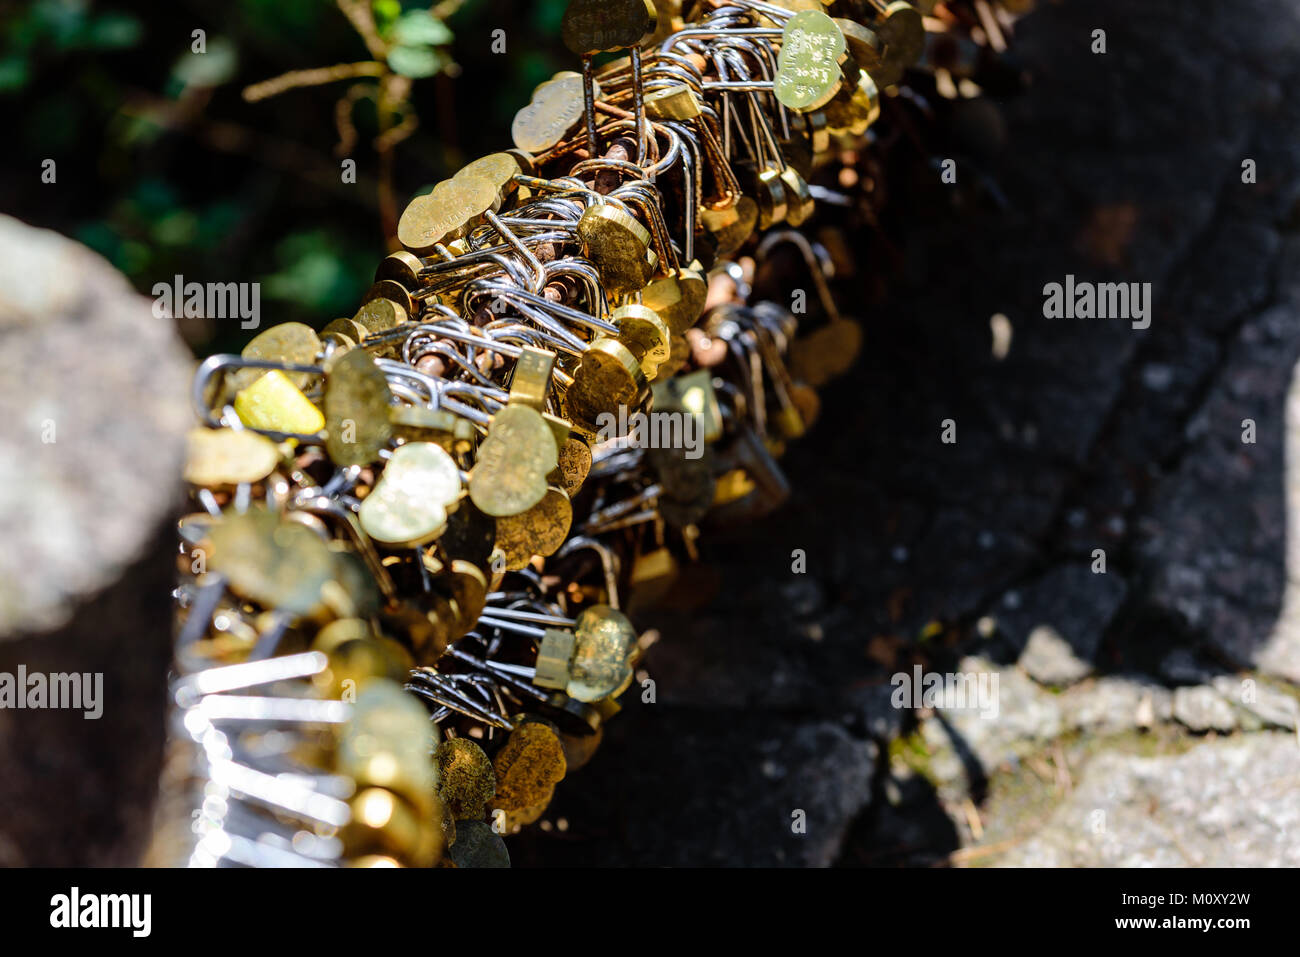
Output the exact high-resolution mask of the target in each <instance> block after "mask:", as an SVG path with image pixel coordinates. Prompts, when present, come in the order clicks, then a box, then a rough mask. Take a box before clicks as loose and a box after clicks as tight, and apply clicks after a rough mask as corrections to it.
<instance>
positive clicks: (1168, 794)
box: [988, 733, 1300, 867]
mask: <svg viewBox="0 0 1300 957" xmlns="http://www.w3.org/2000/svg"><path fill="white" fill-rule="evenodd" d="M1298 777H1300V748H1298V747H1296V742H1295V737H1294V736H1293V735H1289V734H1282V733H1263V734H1257V735H1247V736H1244V737H1240V738H1232V739H1219V740H1207V741H1201V742H1199V743H1198V744H1196V746H1195V747H1194V748H1193V749H1192V750H1191V751H1189V752H1187V753H1185V754H1181V755H1177V756H1165V757H1155V758H1144V757H1136V756H1133V755H1128V754H1120V753H1114V752H1112V753H1106V754H1101V755H1099V756H1098V757H1096V758H1094V759H1093V760H1092V761H1091V762H1090V763H1089V764H1088V765H1087V767H1086V768H1085V769H1084V772H1083V775H1082V777H1081V778H1080V780H1079V781H1078V784H1077V786H1076V787H1075V789H1074V791H1073V793H1072V794H1071V795H1070V797H1069V798H1068V799H1067V800H1066V801H1065V803H1064V804H1062V805H1061V806H1060V807H1059V808H1058V809H1057V810H1056V811H1054V812H1053V813H1052V814H1051V816H1050V817H1049V818H1048V821H1047V823H1046V824H1045V825H1044V826H1043V827H1042V828H1040V829H1038V830H1037V831H1036V832H1034V833H1032V834H1031V835H1030V836H1029V837H1028V838H1027V839H1026V840H1025V841H1023V842H1022V843H1020V844H1017V845H1016V846H1015V847H1013V848H1011V849H1010V850H1008V851H1006V852H1005V853H1004V854H1002V855H999V856H997V857H993V858H990V859H989V861H988V862H989V863H991V864H994V865H1000V866H1006V867H1297V866H1300V802H1297V801H1295V800H1289V799H1288V795H1289V794H1292V793H1293V789H1294V781H1295V780H1296V779H1297V778H1298Z"/></svg>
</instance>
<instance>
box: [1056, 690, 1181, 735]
mask: <svg viewBox="0 0 1300 957" xmlns="http://www.w3.org/2000/svg"><path fill="white" fill-rule="evenodd" d="M1060 705H1061V716H1062V723H1063V724H1064V726H1065V727H1066V728H1067V729H1070V730H1077V731H1087V732H1089V733H1092V734H1120V733H1123V732H1125V731H1132V730H1135V729H1137V728H1146V727H1150V726H1151V725H1153V724H1156V723H1158V722H1162V721H1168V720H1169V719H1170V717H1171V716H1172V715H1173V695H1172V694H1171V693H1170V691H1169V689H1168V688H1164V687H1161V686H1160V685H1157V684H1152V683H1150V681H1149V679H1143V678H1138V677H1132V678H1129V677H1119V676H1107V677H1104V678H1098V679H1096V680H1095V681H1088V682H1085V683H1083V684H1080V685H1076V686H1075V687H1073V688H1070V689H1069V690H1067V691H1066V692H1065V693H1064V694H1062V695H1061V697H1060Z"/></svg>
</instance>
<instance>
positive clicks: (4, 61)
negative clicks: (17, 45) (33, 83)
mask: <svg viewBox="0 0 1300 957" xmlns="http://www.w3.org/2000/svg"><path fill="white" fill-rule="evenodd" d="M29 76H30V73H29V72H28V69H27V60H26V59H25V58H23V57H21V56H7V57H0V93H12V92H15V91H17V90H21V89H22V88H23V87H25V86H26V85H27V80H28V78H29Z"/></svg>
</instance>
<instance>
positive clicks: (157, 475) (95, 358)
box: [0, 216, 193, 640]
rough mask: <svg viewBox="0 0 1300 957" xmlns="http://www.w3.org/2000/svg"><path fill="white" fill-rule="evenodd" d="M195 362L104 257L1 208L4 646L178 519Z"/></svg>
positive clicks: (93, 588) (60, 616) (117, 569)
mask: <svg viewBox="0 0 1300 957" xmlns="http://www.w3.org/2000/svg"><path fill="white" fill-rule="evenodd" d="M192 369H193V365H192V360H191V359H190V357H189V355H188V353H187V351H186V350H185V348H184V347H183V346H182V345H181V342H180V339H179V338H178V337H177V335H176V331H175V328H174V326H173V324H172V321H171V320H170V319H158V318H155V317H154V315H153V313H152V311H151V308H150V303H149V301H148V300H146V299H145V298H144V297H142V296H139V295H137V294H136V293H135V291H134V290H132V289H131V287H130V285H129V284H128V283H127V281H126V279H125V278H124V277H123V276H121V275H120V274H119V273H117V272H116V271H115V270H113V269H112V267H110V266H109V265H108V263H106V262H105V261H104V260H103V259H102V258H100V257H99V256H98V255H96V254H95V253H92V252H91V251H90V250H88V249H86V248H85V247H84V246H81V245H80V244H78V243H74V242H72V241H70V240H68V239H64V238H63V237H62V236H60V235H58V234H57V233H53V232H50V231H48V230H38V229H32V228H31V227H29V226H26V225H24V224H22V223H20V222H19V221H18V220H16V219H10V218H9V217H4V216H0V421H3V422H4V423H5V427H4V428H3V429H0V540H3V541H4V543H5V547H4V548H3V549H0V640H4V639H6V638H13V637H15V636H18V635H23V634H33V633H39V632H47V631H51V630H53V629H56V628H58V627H60V626H62V625H64V624H66V623H67V622H68V620H69V619H70V618H71V616H72V614H73V612H74V610H75V609H76V607H77V604H78V603H79V602H81V601H84V600H85V599H87V598H89V597H91V596H93V595H95V594H97V593H98V592H100V591H101V590H103V589H104V588H107V587H109V586H111V585H114V584H116V583H117V582H118V581H119V579H120V578H121V576H122V573H123V571H124V570H125V569H126V568H127V567H128V566H130V565H131V563H132V562H134V561H135V560H136V559H137V558H139V557H140V556H141V554H142V553H143V550H144V548H145V545H146V543H148V542H151V541H152V540H153V538H154V535H155V534H156V532H157V530H158V527H159V524H160V522H162V521H164V519H165V517H170V514H171V510H172V508H173V507H174V506H175V504H176V503H177V502H178V501H179V490H180V470H181V455H182V446H183V437H184V433H185V430H186V429H187V428H189V427H190V426H191V425H192V413H191V412H190V410H189V406H188V402H187V398H188V392H189V382H190V376H191V374H192ZM139 597H140V600H141V601H149V602H157V603H164V602H165V598H164V597H163V596H144V595H141V596H139Z"/></svg>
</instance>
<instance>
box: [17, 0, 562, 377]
mask: <svg viewBox="0 0 1300 957" xmlns="http://www.w3.org/2000/svg"><path fill="white" fill-rule="evenodd" d="M361 6H363V7H367V8H369V10H370V11H371V12H372V16H373V23H374V28H375V30H377V31H380V32H382V34H383V35H384V36H390V35H391V34H392V31H393V30H395V29H396V30H401V29H402V28H403V27H402V25H401V24H402V23H403V22H404V24H405V27H406V29H407V31H408V33H411V34H412V42H411V43H410V44H407V45H406V49H407V51H408V52H407V55H406V56H405V58H404V59H398V60H397V61H396V67H395V69H400V70H401V71H402V72H400V73H396V77H397V78H398V79H397V85H399V86H400V87H401V89H400V90H393V89H389V88H388V87H387V84H384V85H383V86H384V88H383V89H381V83H380V82H379V80H378V79H377V78H374V77H367V76H359V77H350V78H346V79H341V80H335V81H333V82H323V83H318V84H316V85H305V86H296V87H291V88H288V89H286V90H285V91H284V92H282V93H279V94H278V95H273V96H269V97H267V98H265V99H261V100H258V101H257V102H252V103H250V102H247V101H245V100H244V98H243V97H242V95H241V93H242V91H243V90H244V89H245V88H246V87H249V86H251V85H253V84H257V83H260V82H262V81H266V80H270V79H274V78H276V77H281V76H283V75H284V74H286V73H291V72H293V71H303V70H315V69H318V68H329V67H333V66H337V65H340V64H342V65H348V64H355V63H362V62H367V61H370V60H371V58H370V55H369V53H368V51H367V47H366V43H365V40H364V39H363V36H362V34H361V33H359V32H358V30H357V29H355V28H354V26H353V25H352V23H351V22H350V20H349V19H348V17H346V16H345V15H344V13H343V12H342V11H341V10H340V8H339V6H337V5H335V4H334V3H332V2H325V0H238V2H232V3H221V4H217V3H206V2H201V0H182V2H178V3H166V4H159V3H151V2H147V0H145V2H138V0H134V2H133V0H122V2H116V0H32V2H11V0H5V2H4V3H3V4H0V31H2V32H0V104H3V106H4V107H7V108H8V110H9V111H10V116H11V119H10V121H9V122H8V123H7V129H8V139H9V143H8V148H7V150H6V157H5V160H4V163H3V166H2V167H0V191H2V193H3V195H4V196H5V198H6V207H7V208H6V212H8V213H9V214H10V215H13V216H16V217H17V218H19V219H22V220H24V221H25V222H28V223H31V224H33V225H40V226H46V227H49V228H51V229H55V230H57V231H59V232H61V233H63V234H64V235H67V236H70V237H72V238H74V239H77V240H79V241H80V242H83V243H85V244H86V245H87V246H89V247H90V248H92V249H94V250H95V251H97V252H99V253H101V254H102V255H103V256H104V257H105V258H107V259H108V260H109V262H111V263H112V264H113V265H114V266H115V267H117V268H118V269H119V270H121V271H122V272H123V273H125V274H126V276H127V277H129V278H130V280H131V281H132V282H133V283H134V284H135V286H136V287H137V289H139V290H140V291H141V292H144V293H148V291H149V289H150V287H151V286H152V285H153V283H154V282H155V281H160V280H161V281H166V280H168V279H169V278H170V277H171V276H173V275H175V274H181V275H184V276H187V277H192V278H193V279H195V280H198V281H209V280H211V281H217V280H221V281H227V280H239V281H254V282H260V283H261V284H262V297H263V299H262V301H263V308H264V309H266V310H267V312H266V315H267V317H268V319H269V320H270V321H274V322H282V321H295V320H296V321H304V322H308V323H316V324H317V325H318V326H319V324H320V322H319V320H321V319H322V318H323V317H330V318H333V317H334V316H337V315H344V314H347V315H351V314H352V313H353V312H354V311H355V309H356V304H357V302H358V301H359V299H360V296H361V294H362V293H363V292H364V291H365V290H366V288H368V286H369V283H370V278H371V276H372V274H373V272H374V267H375V264H376V263H377V262H378V259H379V258H380V257H381V256H382V255H383V253H384V252H385V251H386V249H385V239H386V230H385V220H384V213H383V209H382V207H381V203H382V202H390V203H393V204H395V206H396V209H397V210H399V211H400V209H401V208H403V207H404V206H405V205H406V203H407V202H408V201H409V199H410V198H411V197H412V196H413V195H415V194H416V193H417V192H420V191H427V190H428V189H429V188H430V187H432V186H433V184H434V183H436V182H437V181H438V180H440V179H442V178H444V177H446V176H449V175H451V174H452V173H454V172H455V171H456V170H457V169H459V168H460V167H461V166H462V165H464V163H466V162H468V161H469V160H471V159H474V158H476V157H478V156H480V155H483V154H484V153H487V152H491V151H493V150H495V149H497V148H500V147H501V146H502V145H505V144H508V140H509V129H510V122H511V120H512V119H513V117H514V114H515V112H516V111H517V110H518V109H519V108H520V107H521V106H522V105H523V104H526V103H527V102H528V99H529V94H530V93H531V92H532V89H533V87H534V86H536V85H537V84H538V83H540V82H542V81H543V80H545V79H549V78H550V76H551V75H552V74H554V73H555V72H556V71H557V70H560V69H568V68H571V67H572V65H573V64H572V63H571V62H570V60H571V57H569V56H568V54H567V51H565V50H564V49H563V46H562V44H561V43H560V40H559V23H560V18H561V16H562V15H563V12H564V7H565V4H564V3H563V2H562V0H542V2H537V3H527V4H519V3H509V2H505V0H469V2H462V0H448V2H446V3H442V4H436V5H434V7H433V11H434V13H435V15H436V17H426V18H425V20H424V22H422V23H420V24H419V26H418V29H417V30H415V31H412V30H411V20H410V19H408V20H406V21H402V17H403V14H404V13H405V14H407V15H408V18H409V15H410V14H411V13H412V12H416V13H417V19H418V14H419V13H420V12H423V11H427V10H429V9H430V8H429V5H428V4H417V3H409V2H408V3H406V4H403V3H401V2H399V0H387V2H376V3H373V4H363V5H361ZM497 28H502V29H505V30H506V31H507V33H506V52H505V53H504V54H502V53H493V52H492V37H491V34H492V31H493V30H495V29H497ZM196 30H201V31H203V51H204V52H202V53H199V52H196V46H195V44H196V37H195V36H194V31H196ZM458 34H459V35H460V37H461V39H460V40H457V39H456V37H457V35H458ZM385 65H386V66H391V65H390V64H385ZM377 140H379V141H380V142H379V143H378V144H377V143H376V141H377ZM47 157H57V159H58V168H57V169H58V179H57V183H56V184H55V186H56V188H52V189H45V190H34V189H32V188H31V184H32V182H33V180H32V179H31V170H32V169H38V170H39V169H40V164H41V161H42V160H43V159H45V158H47ZM345 157H351V158H352V159H354V160H355V162H356V183H355V185H353V184H351V183H344V182H343V177H342V175H341V166H340V164H341V162H342V160H343V159H344V158H345ZM390 215H391V213H390ZM181 330H182V333H183V334H184V336H185V337H186V340H187V341H188V342H189V344H190V345H191V346H192V347H193V348H194V349H195V350H196V351H197V352H198V353H200V354H208V353H210V352H213V351H222V350H226V349H231V348H236V351H237V346H238V345H239V344H240V338H239V337H241V336H244V335H246V334H245V333H242V332H241V331H240V330H239V329H238V327H237V325H236V326H235V327H234V329H233V331H232V330H231V329H229V328H220V329H218V328H214V327H213V326H212V325H211V324H209V323H204V322H189V321H187V322H182V323H181ZM232 339H233V341H231V340H232Z"/></svg>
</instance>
